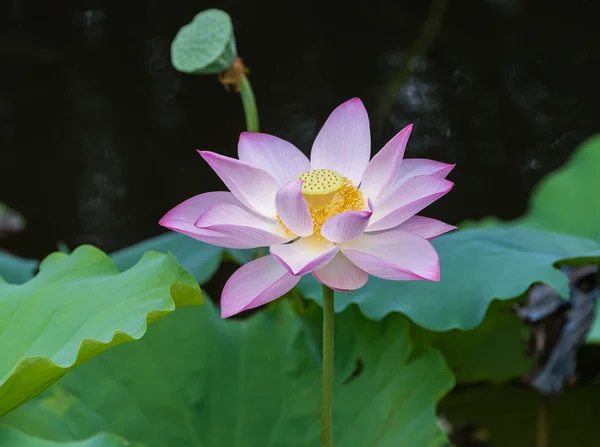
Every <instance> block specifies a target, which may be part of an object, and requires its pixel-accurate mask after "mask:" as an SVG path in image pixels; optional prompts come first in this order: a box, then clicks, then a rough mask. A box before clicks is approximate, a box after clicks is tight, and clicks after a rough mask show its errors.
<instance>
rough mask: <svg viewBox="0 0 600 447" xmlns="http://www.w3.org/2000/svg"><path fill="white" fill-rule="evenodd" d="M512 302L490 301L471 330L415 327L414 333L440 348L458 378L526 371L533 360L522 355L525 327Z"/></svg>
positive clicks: (497, 379) (490, 377) (510, 375)
mask: <svg viewBox="0 0 600 447" xmlns="http://www.w3.org/2000/svg"><path fill="white" fill-rule="evenodd" d="M512 305H513V303H511V302H506V301H496V300H495V301H493V302H492V303H491V304H490V307H489V308H488V311H487V312H486V314H485V318H484V319H483V321H482V322H481V324H480V325H479V326H477V327H476V328H475V329H471V330H470V331H462V330H460V329H453V330H451V331H448V332H431V331H427V330H425V329H423V328H421V327H420V326H416V327H415V331H414V333H415V337H416V338H417V339H419V340H423V341H424V340H429V342H430V343H431V344H432V345H433V346H434V347H435V348H437V349H439V350H440V351H441V352H442V354H444V357H445V358H446V362H448V366H449V367H450V369H451V370H452V372H453V373H454V376H455V377H456V380H457V381H458V382H463V383H464V382H479V381H494V382H502V381H505V380H509V379H512V378H514V377H518V376H521V375H523V374H525V373H526V372H527V371H528V370H529V369H530V368H531V366H532V360H531V358H530V357H528V356H527V355H525V346H526V344H527V339H528V336H529V329H528V327H527V326H526V325H525V324H524V323H523V322H522V321H521V319H520V318H519V317H518V316H517V315H516V313H515V312H514V311H513V309H512Z"/></svg>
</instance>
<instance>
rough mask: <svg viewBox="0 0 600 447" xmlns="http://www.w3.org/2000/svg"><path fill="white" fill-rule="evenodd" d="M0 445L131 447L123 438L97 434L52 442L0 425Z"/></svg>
mask: <svg viewBox="0 0 600 447" xmlns="http://www.w3.org/2000/svg"><path fill="white" fill-rule="evenodd" d="M0 445H2V446H6V447H133V446H132V444H130V443H129V442H127V441H126V440H124V439H123V438H121V437H119V436H114V435H109V434H105V433H101V434H97V435H94V436H92V437H91V438H88V439H84V440H81V441H73V442H54V441H47V440H45V439H41V438H38V437H35V436H31V435H28V434H26V433H23V432H20V431H18V430H15V429H14V428H10V427H3V426H1V425H0Z"/></svg>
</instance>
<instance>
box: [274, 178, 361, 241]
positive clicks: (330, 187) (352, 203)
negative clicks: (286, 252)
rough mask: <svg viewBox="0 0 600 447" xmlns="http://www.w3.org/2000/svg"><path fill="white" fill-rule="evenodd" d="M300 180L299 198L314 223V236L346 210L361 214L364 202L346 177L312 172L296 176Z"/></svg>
mask: <svg viewBox="0 0 600 447" xmlns="http://www.w3.org/2000/svg"><path fill="white" fill-rule="evenodd" d="M298 179H300V180H304V183H303V184H302V195H303V196H304V199H305V200H306V203H307V205H308V210H309V211H310V215H311V216H312V219H313V223H314V233H313V234H316V235H320V234H321V226H323V223H324V222H325V221H326V220H327V219H329V218H330V217H332V216H335V215H336V214H340V213H343V212H346V211H362V210H364V206H365V199H364V197H363V195H362V193H361V192H360V191H359V190H358V189H357V188H356V186H354V184H353V183H352V182H351V181H350V180H348V179H347V178H346V177H343V176H341V175H340V174H338V173H337V172H335V171H331V170H329V169H315V170H312V171H308V172H305V173H304V174H301V175H300V176H298ZM277 221H278V222H279V224H280V225H281V226H282V227H283V229H284V230H285V231H286V232H287V233H291V232H290V231H289V229H288V228H287V227H286V226H285V224H284V223H283V222H282V221H281V219H280V218H279V216H277Z"/></svg>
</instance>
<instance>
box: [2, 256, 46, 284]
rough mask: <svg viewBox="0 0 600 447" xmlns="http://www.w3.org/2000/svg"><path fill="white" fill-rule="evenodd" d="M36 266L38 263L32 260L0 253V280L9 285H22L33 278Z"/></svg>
mask: <svg viewBox="0 0 600 447" xmlns="http://www.w3.org/2000/svg"><path fill="white" fill-rule="evenodd" d="M37 265H38V261H36V260H34V259H24V258H20V257H18V256H13V255H11V254H8V253H0V278H1V279H2V280H4V281H6V282H9V283H11V284H23V283H24V282H25V281H28V280H29V279H31V278H33V272H34V270H35V269H36V267H37Z"/></svg>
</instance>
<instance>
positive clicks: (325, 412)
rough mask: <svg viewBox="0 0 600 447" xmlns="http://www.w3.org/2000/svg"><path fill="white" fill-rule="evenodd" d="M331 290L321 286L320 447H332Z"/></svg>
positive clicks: (332, 321)
mask: <svg viewBox="0 0 600 447" xmlns="http://www.w3.org/2000/svg"><path fill="white" fill-rule="evenodd" d="M334 319H335V310H334V308H333V290H331V289H330V288H329V287H327V286H323V388H322V391H321V447H332V445H333V441H332V437H331V433H332V424H331V419H332V418H331V413H332V411H331V407H332V403H333V323H334Z"/></svg>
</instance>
